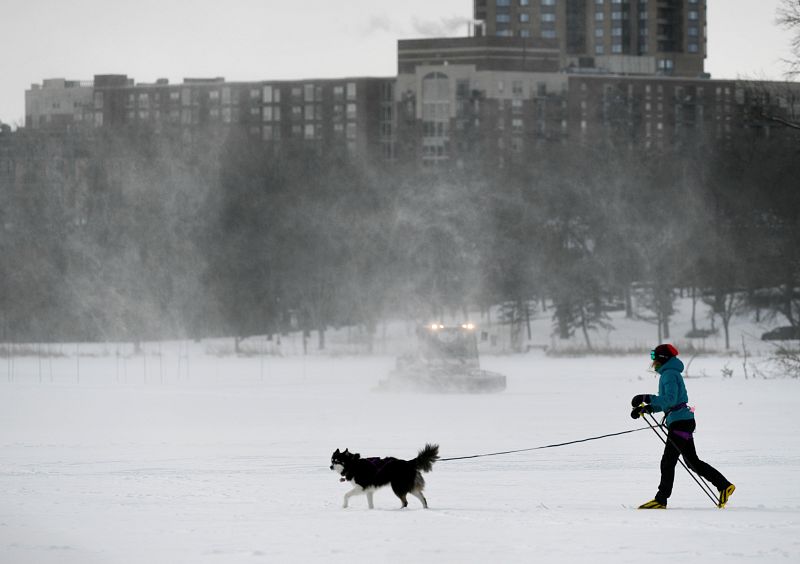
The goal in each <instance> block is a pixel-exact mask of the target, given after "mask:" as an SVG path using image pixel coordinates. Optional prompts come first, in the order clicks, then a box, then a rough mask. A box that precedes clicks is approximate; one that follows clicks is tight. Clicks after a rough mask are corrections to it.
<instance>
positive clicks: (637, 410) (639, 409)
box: [631, 405, 653, 419]
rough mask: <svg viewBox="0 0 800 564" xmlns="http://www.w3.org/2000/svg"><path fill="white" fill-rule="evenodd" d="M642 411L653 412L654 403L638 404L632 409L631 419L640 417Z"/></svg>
mask: <svg viewBox="0 0 800 564" xmlns="http://www.w3.org/2000/svg"><path fill="white" fill-rule="evenodd" d="M642 413H653V406H652V405H637V406H636V407H634V408H633V411H631V419H639V417H641V415H642Z"/></svg>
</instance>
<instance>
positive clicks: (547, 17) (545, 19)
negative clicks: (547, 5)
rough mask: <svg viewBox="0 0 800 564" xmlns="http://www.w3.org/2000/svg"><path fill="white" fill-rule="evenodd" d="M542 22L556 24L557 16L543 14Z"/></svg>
mask: <svg viewBox="0 0 800 564" xmlns="http://www.w3.org/2000/svg"><path fill="white" fill-rule="evenodd" d="M542 21H543V22H554V21H556V15H555V14H542Z"/></svg>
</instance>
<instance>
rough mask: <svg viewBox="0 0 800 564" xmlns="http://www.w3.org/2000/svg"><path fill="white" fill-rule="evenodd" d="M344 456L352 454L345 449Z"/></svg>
mask: <svg viewBox="0 0 800 564" xmlns="http://www.w3.org/2000/svg"><path fill="white" fill-rule="evenodd" d="M342 454H350V452H349V451H348V450H347V449H344V452H343V453H342Z"/></svg>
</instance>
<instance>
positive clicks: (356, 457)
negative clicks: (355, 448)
mask: <svg viewBox="0 0 800 564" xmlns="http://www.w3.org/2000/svg"><path fill="white" fill-rule="evenodd" d="M353 458H354V459H355V460H358V459H359V458H361V455H360V454H358V453H355V454H354V455H353Z"/></svg>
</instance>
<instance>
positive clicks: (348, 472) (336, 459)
mask: <svg viewBox="0 0 800 564" xmlns="http://www.w3.org/2000/svg"><path fill="white" fill-rule="evenodd" d="M437 460H439V445H431V444H427V445H425V448H423V449H422V450H421V451H419V453H418V454H417V457H416V458H415V459H414V460H400V459H399V458H361V455H360V454H358V453H356V452H349V451H348V450H347V449H345V450H344V452H339V449H338V448H337V449H336V451H335V452H334V453H333V455H332V456H331V470H333V471H334V472H337V473H339V475H341V478H340V480H339V481H341V482H344V481H345V480H346V481H349V482H353V489H352V490H350V491H349V492H347V493H346V494H344V505H343V507H347V502H348V500H349V499H350V498H351V497H352V496H354V495H358V494H362V493H363V494H366V495H367V504H368V505H369V508H370V509H373V507H374V506H373V505H372V496H373V494H374V493H375V490H377V489H378V488H380V487H382V486H386V485H391V486H392V491H393V492H394V494H395V495H396V496H397V497H399V498H400V501H401V502H403V507H407V506H408V500H407V499H406V496H407V495H408V494H411V495H413V496H414V497H416V498H417V499H418V500H420V501H421V502H422V507H424V508H426V509H427V508H428V500H426V499H425V496H424V495H422V490H423V489H424V488H425V480H424V479H423V478H422V474H421V473H422V472H430V471H431V470H432V469H433V463H434V462H436V461H437Z"/></svg>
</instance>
